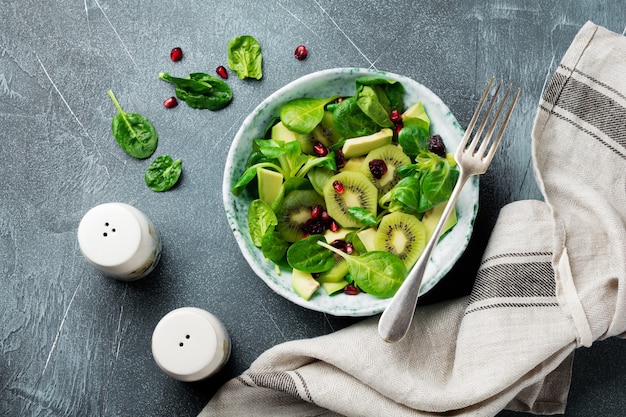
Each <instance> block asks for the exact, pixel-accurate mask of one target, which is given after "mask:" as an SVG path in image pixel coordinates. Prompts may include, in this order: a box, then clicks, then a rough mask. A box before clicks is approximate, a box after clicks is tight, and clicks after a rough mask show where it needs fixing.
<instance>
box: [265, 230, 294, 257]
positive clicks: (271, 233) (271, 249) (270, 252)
mask: <svg viewBox="0 0 626 417" xmlns="http://www.w3.org/2000/svg"><path fill="white" fill-rule="evenodd" d="M288 248H289V243H288V242H287V241H286V240H285V238H283V236H282V235H281V234H280V233H278V232H277V231H275V230H273V229H271V230H268V231H267V232H266V233H265V234H264V235H263V238H262V239H261V251H262V252H263V255H264V256H265V257H266V258H267V259H269V260H271V261H273V262H279V261H280V260H282V259H283V258H284V257H285V254H286V253H287V249H288Z"/></svg>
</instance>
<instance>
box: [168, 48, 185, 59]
mask: <svg viewBox="0 0 626 417" xmlns="http://www.w3.org/2000/svg"><path fill="white" fill-rule="evenodd" d="M170 59H171V60H172V61H174V62H176V61H180V60H181V59H183V50H182V49H180V48H179V47H176V48H174V49H172V51H171V52H170Z"/></svg>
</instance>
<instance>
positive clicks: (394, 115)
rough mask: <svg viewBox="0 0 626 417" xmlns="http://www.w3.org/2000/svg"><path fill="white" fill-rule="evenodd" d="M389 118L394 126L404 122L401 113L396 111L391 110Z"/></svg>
mask: <svg viewBox="0 0 626 417" xmlns="http://www.w3.org/2000/svg"><path fill="white" fill-rule="evenodd" d="M389 118H390V119H391V121H392V123H393V124H396V123H400V121H401V120H402V118H401V117H400V112H399V111H398V110H396V109H393V110H391V114H389Z"/></svg>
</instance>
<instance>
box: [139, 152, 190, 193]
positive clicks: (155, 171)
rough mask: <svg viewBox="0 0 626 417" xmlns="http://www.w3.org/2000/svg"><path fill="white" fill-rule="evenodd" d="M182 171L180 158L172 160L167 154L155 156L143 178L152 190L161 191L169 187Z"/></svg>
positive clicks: (174, 182) (175, 181)
mask: <svg viewBox="0 0 626 417" xmlns="http://www.w3.org/2000/svg"><path fill="white" fill-rule="evenodd" d="M181 172H182V160H180V159H177V160H176V161H174V160H172V157H171V156H169V155H161V156H159V157H157V158H156V159H155V160H154V161H152V163H151V164H150V166H149V167H148V169H146V173H145V175H144V178H145V180H146V184H147V185H148V187H149V188H150V189H151V190H152V191H156V192H161V191H167V190H169V189H171V188H172V187H173V186H174V185H175V184H176V183H177V182H178V179H179V178H180V174H181Z"/></svg>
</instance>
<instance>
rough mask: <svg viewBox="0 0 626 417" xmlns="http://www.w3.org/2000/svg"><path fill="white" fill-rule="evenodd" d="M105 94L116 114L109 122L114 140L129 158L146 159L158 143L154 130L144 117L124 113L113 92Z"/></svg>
mask: <svg viewBox="0 0 626 417" xmlns="http://www.w3.org/2000/svg"><path fill="white" fill-rule="evenodd" d="M107 93H108V94H109V97H110V98H111V101H113V105H115V108H116V109H117V112H118V113H117V115H115V117H113V120H112V122H111V130H112V131H113V136H114V137H115V140H116V141H117V143H118V144H119V145H120V147H121V148H122V149H123V150H124V152H126V153H127V154H129V155H130V156H132V157H134V158H137V159H145V158H148V157H149V156H151V155H152V154H153V153H154V151H155V150H156V148H157V144H158V142H159V137H158V135H157V132H156V129H155V128H154V126H153V125H152V123H150V121H149V120H148V119H146V118H145V117H144V116H142V115H140V114H137V113H126V112H125V111H124V110H123V109H122V106H120V103H119V102H118V101H117V99H116V98H115V95H114V94H113V91H111V90H109V91H108V92H107Z"/></svg>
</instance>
